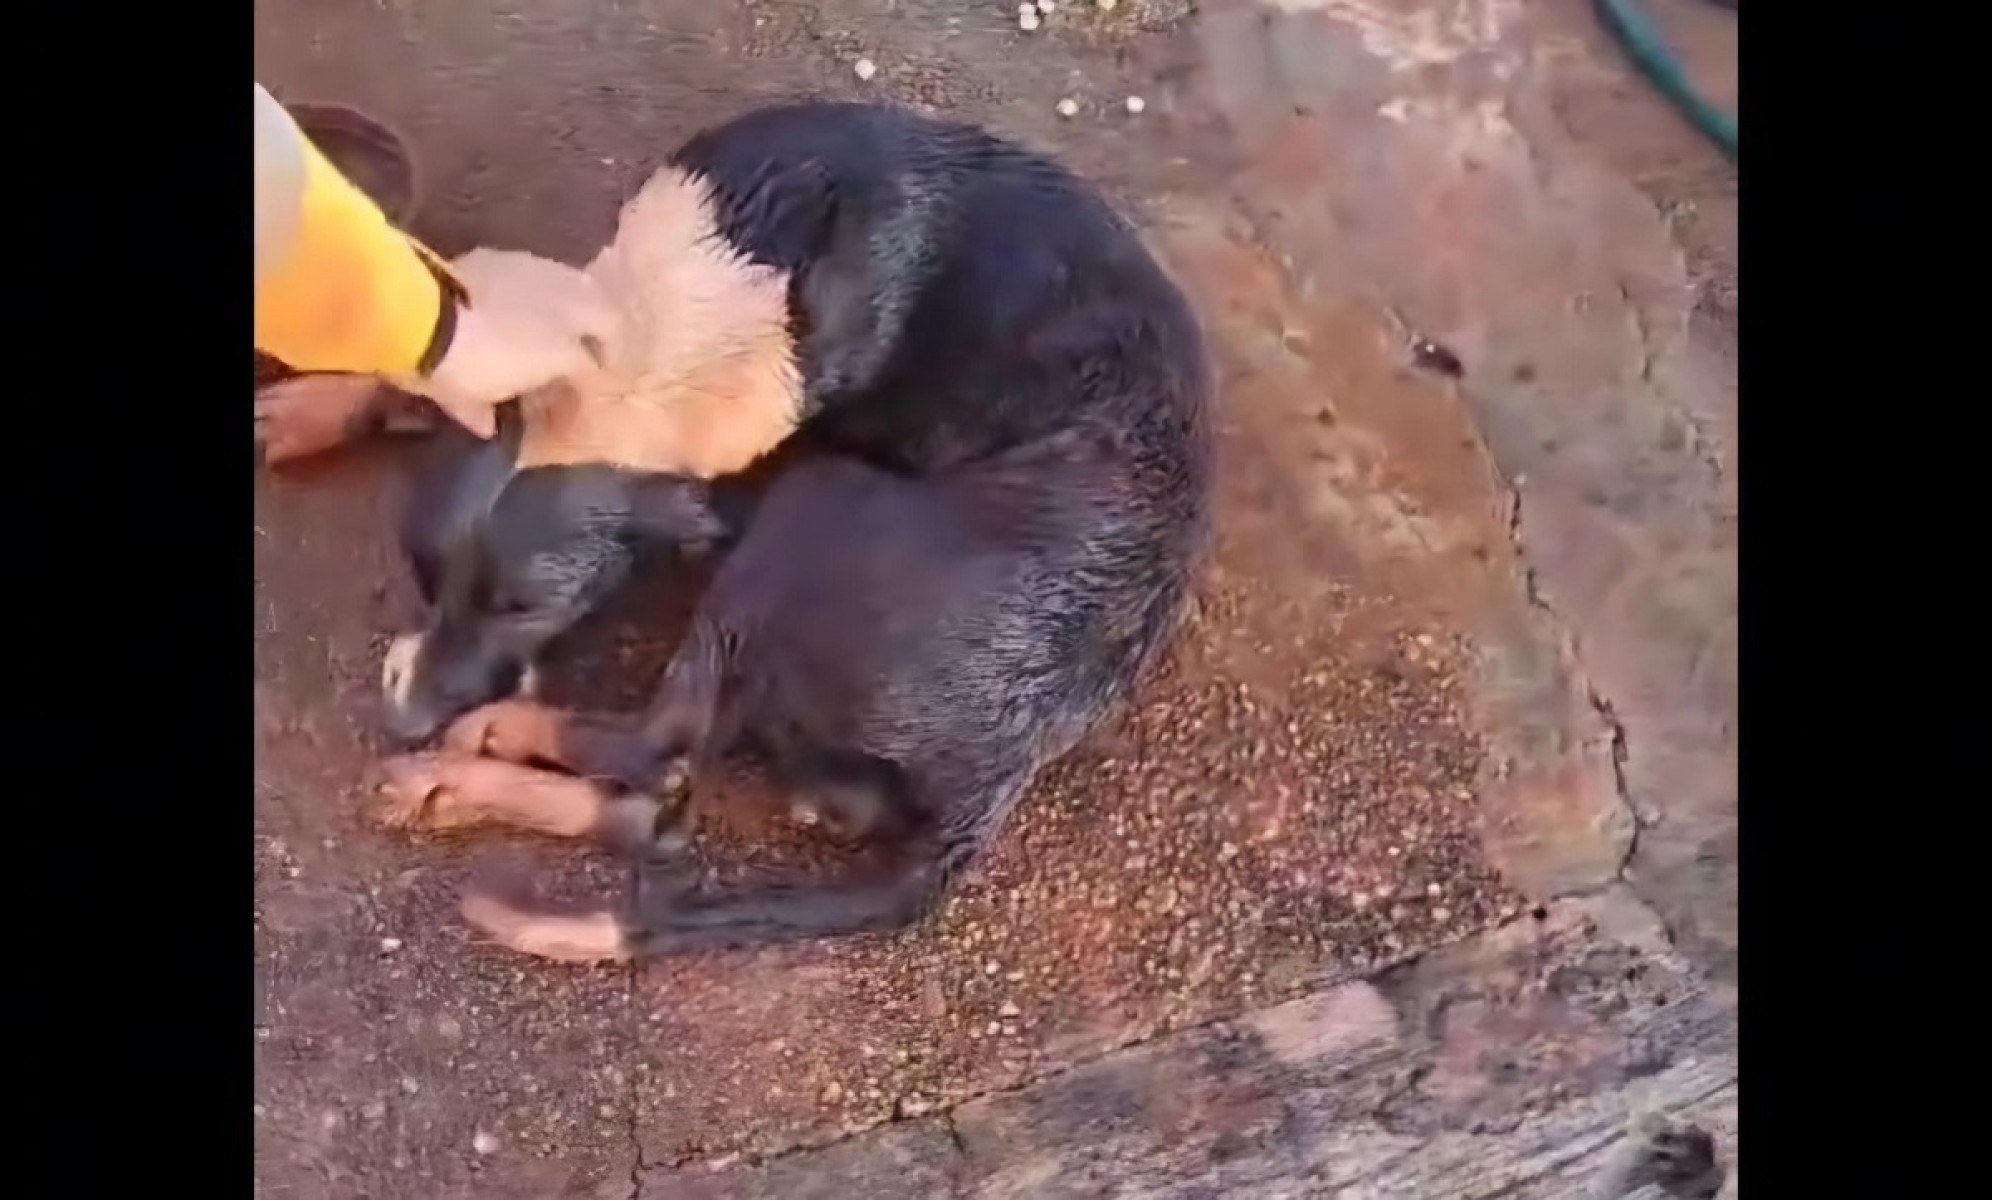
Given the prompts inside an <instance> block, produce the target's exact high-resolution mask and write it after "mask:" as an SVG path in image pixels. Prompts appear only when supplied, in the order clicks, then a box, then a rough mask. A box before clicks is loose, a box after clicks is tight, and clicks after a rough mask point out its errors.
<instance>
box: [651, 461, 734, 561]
mask: <svg viewBox="0 0 1992 1200" xmlns="http://www.w3.org/2000/svg"><path fill="white" fill-rule="evenodd" d="M630 516H631V518H632V519H633V521H634V523H635V525H636V529H637V532H638V534H639V535H640V536H641V537H642V538H643V539H644V540H645V541H648V542H656V543H663V544H668V545H671V546H675V547H677V548H678V549H680V550H684V551H686V552H688V553H692V554H700V553H704V552H705V551H706V550H708V549H710V548H711V547H712V545H713V543H715V542H718V541H720V540H722V539H724V538H725V537H726V536H727V533H728V530H727V528H726V523H725V522H724V521H722V520H720V518H719V515H718V514H717V513H715V512H714V511H713V508H712V502H711V497H710V495H709V494H708V492H707V488H706V485H705V484H704V483H702V482H700V481H699V480H697V479H692V478H689V477H686V476H679V475H659V476H653V477H651V478H648V479H645V480H643V481H641V482H640V483H638V484H637V485H636V487H635V489H634V492H633V494H632V497H631V505H630Z"/></svg>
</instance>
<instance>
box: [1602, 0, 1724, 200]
mask: <svg viewBox="0 0 1992 1200" xmlns="http://www.w3.org/2000/svg"><path fill="white" fill-rule="evenodd" d="M1594 2H1595V4H1596V5H1597V9H1598V19H1599V20H1601V21H1603V22H1604V24H1605V28H1606V29H1608V30H1610V31H1611V34H1612V36H1613V37H1614V38H1617V39H1618V43H1619V45H1621V46H1623V47H1624V48H1625V52H1626V54H1627V55H1628V56H1629V57H1630V58H1631V59H1632V61H1633V63H1634V65H1636V66H1638V68H1639V69H1640V72H1641V73H1642V74H1644V75H1645V76H1646V78H1647V79H1648V80H1649V81H1651V82H1652V84H1653V86H1654V87H1656V88H1659V89H1660V93H1661V95H1663V96H1665V97H1667V99H1669V100H1671V101H1673V103H1674V107H1675V108H1678V109H1680V110H1681V115H1682V116H1685V117H1686V118H1687V119H1688V120H1689V122H1690V123H1692V124H1693V125H1694V127H1695V128H1696V129H1699V130H1701V132H1702V134H1703V136H1705V137H1707V138H1708V139H1709V140H1710V141H1712V142H1714V143H1715V144H1716V146H1717V147H1718V148H1720V149H1721V151H1722V153H1723V154H1724V156H1726V157H1727V158H1728V159H1729V161H1730V162H1735V161H1736V118H1735V117H1732V116H1730V115H1729V114H1728V113H1726V112H1723V111H1722V110H1721V109H1719V108H1716V107H1715V106H1714V105H1712V104H1710V103H1709V102H1708V101H1707V100H1704V99H1703V98H1702V96H1701V93H1699V92H1697V91H1695V88H1694V85H1693V84H1691V83H1689V82H1688V76H1687V73H1686V72H1684V71H1682V70H1681V63H1680V60H1679V59H1677V58H1675V57H1674V55H1673V54H1672V53H1671V52H1670V51H1669V50H1668V49H1667V44H1666V42H1664V41H1662V40H1661V38H1660V31H1659V30H1658V29H1655V28H1654V27H1653V22H1652V21H1651V20H1649V19H1648V18H1647V16H1646V12H1645V10H1643V9H1642V8H1640V6H1639V3H1638V0H1594ZM1710 2H1711V3H1714V4H1716V5H1718V6H1719V7H1722V8H1727V9H1732V10H1733V9H1734V8H1735V7H1736V3H1735V0H1726V2H1725V0H1710Z"/></svg>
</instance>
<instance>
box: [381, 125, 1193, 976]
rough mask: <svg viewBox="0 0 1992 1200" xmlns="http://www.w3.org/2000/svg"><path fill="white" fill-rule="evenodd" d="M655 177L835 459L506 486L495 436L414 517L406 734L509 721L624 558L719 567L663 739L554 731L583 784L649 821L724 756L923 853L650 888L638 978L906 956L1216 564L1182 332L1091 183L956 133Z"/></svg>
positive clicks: (748, 158)
mask: <svg viewBox="0 0 1992 1200" xmlns="http://www.w3.org/2000/svg"><path fill="white" fill-rule="evenodd" d="M674 161H676V162H679V163H681V164H683V165H685V166H688V167H691V168H692V169H694V170H697V171H699V172H700V173H702V174H704V175H706V176H707V178H708V179H709V180H710V181H711V182H712V183H713V185H714V189H715V193H716V195H717V197H718V199H719V204H720V207H721V210H722V216H723V220H724V224H725V233H726V235H727V236H728V237H729V238H730V239H731V240H732V241H734V243H735V244H736V245H738V246H740V247H742V248H743V249H744V250H745V251H746V252H747V253H748V254H749V255H750V256H752V257H754V258H756V259H758V260H760V261H763V262H767V263H771V264H774V265H778V266H780V267H782V268H784V269H786V270H788V271H790V272H791V273H792V274H793V278H794V280H795V283H794V289H793V293H792V296H791V301H792V304H791V308H792V312H793V315H794V319H795V333H796V336H797V340H798V346H799V348H800V351H801V357H802V360H803V364H804V367H805V378H806V380H807V386H808V401H807V403H808V412H809V414H810V415H809V418H808V420H807V423H806V424H805V426H804V438H805V439H806V440H807V441H808V442H809V443H811V444H812V445H814V446H818V447H824V448H827V450H828V452H827V453H823V454H817V455H814V456H811V455H805V456H803V457H802V459H801V461H799V462H797V463H795V464H794V465H791V466H787V467H785V468H783V469H781V470H780V471H779V472H778V473H776V475H775V478H774V480H773V482H772V484H770V485H769V486H768V488H767V490H766V491H765V493H760V492H756V491H755V490H753V489H751V488H749V487H746V486H744V485H743V484H741V483H740V482H739V481H734V480H722V481H719V482H718V483H716V484H714V485H712V486H710V487H708V486H707V485H703V484H700V483H697V482H695V481H688V480H684V479H677V478H672V477H663V476H654V475H653V476H647V477H646V476H638V475H634V474H631V473H628V472H622V471H616V470H612V469H609V468H587V467H562V468H541V469H535V470H529V471H525V472H520V473H517V474H513V473H512V472H511V467H510V462H511V455H512V448H513V447H515V446H516V444H517V443H516V435H517V431H516V429H515V428H514V429H509V430H507V433H506V435H504V436H501V437H500V438H499V439H498V440H497V442H495V443H494V444H492V445H491V446H488V447H485V448H483V449H481V450H480V451H478V452H477V453H476V454H474V455H473V456H472V457H471V459H470V460H469V461H468V462H467V463H465V464H464V465H463V466H462V467H461V468H460V469H459V470H457V471H456V472H455V473H453V474H452V475H451V476H449V477H448V478H447V479H446V480H445V481H444V483H443V487H444V491H443V492H441V493H438V494H434V495H432V496H431V497H430V498H428V499H425V500H418V502H417V504H416V506H415V509H414V520H413V521H412V522H411V524H410V526H409V530H408V535H407V537H408V547H409V551H410V555H411V558H412V559H413V560H414V562H415V564H416V570H417V574H418V576H419V577H420V578H421V580H422V583H423V590H424V592H425V594H427V595H428V596H429V597H430V598H431V600H432V602H434V603H436V605H437V609H438V613H437V619H436V622H435V624H434V626H433V628H432V630H431V636H430V638H429V640H428V644H427V645H425V647H424V652H423V654H422V656H421V657H422V661H421V663H420V664H419V669H418V672H417V675H418V678H419V679H420V680H421V686H420V687H419V688H418V691H419V692H420V694H421V697H422V699H421V704H422V705H423V706H424V711H421V712H418V713H416V714H415V715H414V718H413V719H412V720H408V721H406V722H405V725H406V726H407V727H408V728H407V729H406V731H407V732H410V733H415V734H419V733H422V732H426V731H428V730H429V729H433V728H434V727H436V726H438V725H440V724H441V723H442V722H443V721H446V720H447V719H449V718H450V717H452V716H454V715H456V714H458V713H461V712H462V711H465V710H466V709H468V708H470V707H472V706H474V705H476V704H478V703H481V702H484V701H487V700H491V699H495V698H497V697H499V696H501V695H503V694H505V692H506V691H508V690H509V689H510V687H511V686H512V685H513V683H514V682H515V681H516V679H517V675H518V672H519V670H520V669H521V668H522V667H523V665H524V663H526V662H528V661H530V660H531V659H532V658H533V656H534V655H536V654H538V653H540V652H541V650H542V649H543V648H544V647H545V646H546V644H547V643H548V641H550V640H551V639H552V638H553V637H554V636H556V635H557V634H558V633H560V632H561V631H563V630H564V629H566V628H567V627H568V626H570V625H572V624H573V623H574V622H575V621H576V620H578V619H579V618H580V616H582V615H583V614H584V613H585V612H587V611H588V610H589V609H590V608H592V607H593V606H594V605H595V604H597V603H598V602H599V601H600V599H601V598H602V597H603V596H604V595H606V593H607V592H608V591H609V590H610V589H612V588H613V587H615V586H617V585H618V584H620V583H621V582H622V581H623V580H624V579H625V578H626V577H627V575H628V573H629V570H630V569H631V567H632V566H633V564H634V563H635V561H636V558H637V556H638V555H639V554H640V553H642V552H643V551H644V550H645V549H646V548H647V547H651V546H656V545H664V546H676V547H691V548H697V547H698V546H701V545H705V544H710V543H716V542H719V543H724V542H730V541H737V545H736V546H735V548H733V549H732V551H731V553H730V555H729V556H728V558H727V559H726V560H725V562H724V563H723V565H722V566H721V567H720V569H719V571H718V572H717V574H716V576H715V579H714V581H713V583H712V585H711V588H710V590H709V591H708V592H707V594H706V595H705V596H704V597H703V598H702V600H701V602H700V605H699V610H698V613H697V615H696V617H695V619H694V622H693V628H692V631H691V633H690V635H689V636H688V638H687V639H686V642H685V644H684V645H683V646H682V647H681V648H680V650H679V651H678V654H677V655H676V657H675V658H674V660H673V662H672V665H671V667H670V668H669V669H668V671H667V672H666V677H665V679H664V681H663V683H662V684H661V686H660V690H659V693H658V695H657V698H656V700H655V702H654V704H653V705H652V708H651V709H650V711H649V712H648V713H646V714H644V715H643V716H642V717H641V718H634V719H632V718H623V719H620V720H618V719H616V718H610V717H606V716H604V717H585V716H584V717H581V718H578V719H577V729H578V728H581V727H583V726H592V727H596V728H594V731H593V732H592V733H590V734H588V739H589V742H590V745H591V747H592V750H591V753H592V754H594V755H596V756H597V757H599V759H600V761H599V762H596V763H592V764H591V765H592V766H596V767H598V768H599V771H598V772H591V773H601V774H607V775H612V776H617V777H620V778H622V779H623V781H624V782H625V783H627V784H629V785H630V786H632V787H635V788H639V789H641V788H644V787H648V786H652V785H653V784H654V783H655V781H656V779H657V778H658V777H659V776H660V775H661V774H662V773H663V771H664V770H665V768H666V767H667V766H668V765H669V764H670V763H671V762H672V761H673V760H674V759H675V758H676V757H678V756H680V755H684V754H690V755H692V756H693V758H694V759H695V760H698V761H709V760H710V759H711V758H713V757H715V756H716V755H718V754H719V753H723V752H724V751H725V750H727V749H728V748H729V747H730V746H732V745H734V744H736V743H738V742H740V741H743V740H745V741H749V742H751V743H753V744H754V745H755V746H756V747H757V748H758V749H760V750H761V751H763V752H764V753H765V754H766V755H767V756H768V757H770V758H772V759H773V760H774V761H775V763H776V764H777V767H778V769H779V770H780V771H781V772H782V773H783V774H784V775H785V777H786V782H788V784H789V785H790V786H792V787H794V788H795V789H796V790H797V792H798V794H800V795H802V796H804V797H807V798H809V799H810V800H812V801H814V802H817V803H819V804H820V806H821V807H822V808H824V809H825V810H826V813H827V815H829V816H831V817H832V818H833V820H834V821H835V822H836V823H838V824H841V825H843V826H845V827H846V828H847V829H850V830H853V831H855V832H856V833H857V834H858V835H859V836H871V837H880V838H886V837H889V838H894V839H905V838H914V837H918V838H920V839H922V841H923V842H929V843H931V845H932V851H931V853H929V854H926V855H922V856H916V858H917V862H918V863H919V865H917V866H915V867H912V868H909V869H908V870H907V871H906V873H905V874H904V875H902V876H901V877H899V878H897V879H895V880H893V881H891V882H889V883H886V884H882V885H863V886H859V885H840V884H835V883H829V882H825V881H822V880H817V879H806V878H798V879H796V880H795V881H793V882H792V883H789V884H769V883H763V884H761V885H758V886H755V887H752V888H749V889H744V890H740V891H733V892H725V893H708V894H700V893H697V892H695V891H687V890H684V889H671V888H663V887H652V888H648V889H645V890H644V891H643V892H642V893H641V895H640V898H639V900H638V902H637V904H636V907H635V911H634V912H632V913H631V914H630V915H629V918H628V919H629V921H630V924H631V926H632V929H633V931H634V933H633V937H634V940H635V941H636V943H637V948H638V949H639V950H640V951H648V952H659V951H671V950H676V949H682V948H690V947H701V946H721V945H739V944H749V943H755V942H763V941H771V940H778V939H783V938H790V937H797V936H812V935H823V934H834V933H845V932H853V931H857V930H862V929H887V928H892V927H896V926H901V925H904V924H907V923H909V922H911V921H914V920H916V919H918V918H919V917H920V916H921V915H922V914H923V913H925V912H926V911H927V910H928V909H929V908H930V907H931V905H932V904H933V902H934V901H935V900H936V899H937V898H938V896H939V895H940V894H941V892H942V891H943V890H944V889H945V888H946V886H947V884H948V882H949V881H950V879H951V878H952V877H953V876H954V875H955V874H956V873H958V872H959V870H960V869H961V868H962V867H963V866H964V865H965V864H967V863H968V862H969V861H970V860H971V859H972V858H973V857H974V856H975V854H976V853H977V852H978V851H979V850H980V849H981V848H982V846H983V845H984V844H985V843H986V842H987V840H988V839H989V837H990V835H991V834H992V833H993V831H994V830H995V828H996V827H997V826H998V824H999V823H1000V821H1001V820H1002V818H1003V817H1004V815H1005V814H1006V813H1007V812H1008V811H1009V809H1010V807H1011V805H1012V804H1013V803H1014V801H1015V800H1016V798H1017V797H1018V795H1019V794H1020V793H1021V792H1022V791H1023V790H1024V788H1025V787H1026V786H1027V785H1028V784H1029V782H1030V780H1031V779H1032V777H1033V775H1034V774H1035V773H1036V772H1037V770H1038V769H1039V768H1041V767H1043V766H1044V765H1045V764H1046V763H1048V762H1050V761H1051V760H1053V759H1055V758H1056V757H1058V756H1059V755H1061V754H1063V753H1064V752H1065V751H1067V750H1068V749H1070V748H1071V747H1072V746H1073V745H1074V744H1075V743H1076V742H1077V741H1078V740H1079V739H1080V738H1081V737H1082V736H1084V735H1085V733H1086V732H1087V731H1088V730H1090V729H1091V728H1092V727H1094V726H1095V725H1096V724H1098V722H1099V721H1100V720H1101V719H1103V718H1104V717H1105V716H1106V715H1108V714H1109V713H1110V712H1111V710H1112V709H1113V708H1114V707H1115V706H1116V705H1117V704H1119V703H1121V702H1122V701H1124V700H1126V699H1127V698H1128V696H1129V694H1130V692H1131V690H1132V688H1133V687H1134V685H1135V684H1136V682H1137V681H1138V680H1139V679H1140V678H1141V676H1142V675H1143V673H1144V671H1145V670H1146V669H1147V668H1148V667H1149V666H1150V665H1151V663H1152V662H1153V660H1154V659H1155V658H1156V656H1157V654H1158V653H1159V652H1160V650H1161V649H1162V648H1163V646H1164V644H1165V642H1166V640H1167V638H1168V636H1169V635H1170V633H1171V631H1172V629H1173V627H1174V625H1175V623H1176V620H1177V618H1178V617H1179V615H1180V614H1181V612H1182V610H1183V608H1184V605H1185V601H1186V596H1187V592H1188V588H1189V583H1190V577H1191V575H1192V573H1193V571H1194V569H1195V566H1196V563H1197V561H1198V558H1199V556H1200V554H1201V551H1202V549H1203V547H1204V545H1205V542H1206V537H1207V522H1208V497H1209V475H1210V446H1209V434H1208V431H1207V426H1206V420H1207V417H1206V411H1205V409H1206V406H1207V402H1208V395H1209V382H1208V371H1207V366H1206V362H1205V358H1204V351H1203V347H1202V339H1201V333H1200V331H1199V329H1198V326H1197V323H1196V320H1195V318H1194V317H1193V315H1192V314H1191V312H1190V310H1189V308H1188V306H1187V304H1186V303H1185V301H1184V299H1183V298H1182V296H1181V294H1180V293H1179V292H1178V291H1177V289H1176V288H1175V287H1174V286H1173V284H1171V283H1170V282H1169V280H1168V279H1167V278H1166V277H1165V276H1164V275H1163V274H1162V272H1161V271H1160V270H1159V269H1158V268H1157V267H1156V265H1155V264H1154V262H1153V260H1152V259H1151V258H1150V257H1149V255H1148V254H1147V252H1146V251H1145V250H1144V249H1143V247H1142V246H1141V243H1140V241H1139V239H1138V238H1137V237H1136V235H1135V234H1134V232H1133V231H1132V229H1131V227H1130V226H1129V225H1128V224H1127V223H1126V222H1125V221H1124V220H1123V219H1122V218H1121V217H1119V216H1118V215H1117V214H1115V213H1114V212H1113V211H1112V210H1110V209H1109V208H1108V207H1107V206H1106V205H1105V204H1104V203H1103V202H1102V201H1101V200H1100V199H1099V198H1098V197H1097V196H1096V195H1095V194H1094V192H1093V191H1092V190H1091V189H1090V188H1089V187H1088V186H1087V185H1085V184H1083V183H1081V182H1080V181H1078V180H1077V179H1075V178H1074V177H1073V176H1071V175H1070V174H1068V173H1067V172H1066V171H1065V170H1064V169H1063V168H1061V167H1059V166H1057V165H1055V164H1054V163H1052V162H1050V161H1049V160H1047V159H1045V158H1043V157H1040V156H1038V155H1035V154H1032V153H1028V152H1026V151H1023V150H1021V149H1018V148H1016V147H1014V146H1011V145H1009V144H1007V143H1004V142H1001V141H999V140H997V139H995V138H993V137H991V136H990V135H988V134H986V133H983V132H981V131H979V130H976V129H974V128H971V127H967V126H961V125H954V124H947V123H942V122H938V121H933V120H928V119H925V118H921V117H918V116H914V115H912V114H908V113H904V112H900V111H897V110H892V109H887V108H883V107H873V106H861V105H833V104H805V105H796V106H785V107H779V108H772V109H765V110H761V111H758V112H755V113H752V114H749V115H747V116H745V117H743V118H740V119H738V120H736V121H733V122H730V123H728V124H726V125H723V126H720V127H718V128H715V129H712V130H709V131H707V132H705V133H702V134H700V135H698V136H697V137H695V138H693V139H692V140H691V142H690V143H688V144H687V145H686V146H685V147H684V148H683V149H682V150H681V151H680V152H679V153H678V154H677V155H675V156H674ZM515 420H516V417H515V416H514V417H513V418H512V419H511V421H515ZM511 421H508V423H511ZM605 729H610V730H620V731H621V732H620V733H615V734H613V735H609V734H604V733H603V732H602V731H603V730H605Z"/></svg>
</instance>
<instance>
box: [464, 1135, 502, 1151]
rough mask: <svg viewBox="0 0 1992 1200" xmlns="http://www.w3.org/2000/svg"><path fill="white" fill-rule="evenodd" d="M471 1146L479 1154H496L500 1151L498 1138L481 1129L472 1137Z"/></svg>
mask: <svg viewBox="0 0 1992 1200" xmlns="http://www.w3.org/2000/svg"><path fill="white" fill-rule="evenodd" d="M470 1148H471V1149H472V1150H475V1151H477V1152H478V1153H479V1154H496V1153H498V1139H497V1138H495V1137H492V1136H491V1135H490V1134H488V1133H486V1132H484V1131H483V1130H482V1129H480V1130H478V1131H477V1134H476V1136H474V1137H472V1138H471V1139H470Z"/></svg>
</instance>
